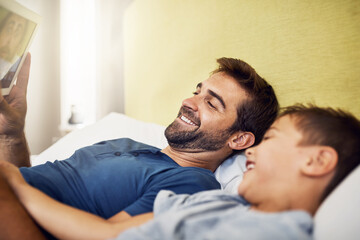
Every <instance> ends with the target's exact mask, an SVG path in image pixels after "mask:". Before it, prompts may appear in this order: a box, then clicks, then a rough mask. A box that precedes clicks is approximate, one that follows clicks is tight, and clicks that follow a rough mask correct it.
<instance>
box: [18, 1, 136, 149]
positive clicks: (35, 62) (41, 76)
mask: <svg viewBox="0 0 360 240" xmlns="http://www.w3.org/2000/svg"><path fill="white" fill-rule="evenodd" d="M16 1H17V2H19V3H20V4H22V5H24V6H26V7H28V8H29V9H31V10H33V11H35V12H36V13H38V14H39V15H41V16H42V23H41V25H40V28H39V31H38V33H37V35H36V37H35V38H34V40H33V44H32V46H31V48H30V52H31V53H32V66H31V73H30V81H29V87H28V114H27V119H26V126H25V133H26V136H27V139H28V142H29V147H30V151H31V154H39V153H41V152H42V151H43V150H45V149H46V148H47V147H49V146H50V145H51V144H52V143H53V140H54V139H56V138H58V137H59V136H60V134H61V133H60V131H59V126H60V124H61V119H64V118H65V119H67V118H68V117H69V114H70V109H69V112H68V113H66V112H63V116H61V105H63V104H64V102H65V103H66V102H67V100H66V99H61V96H64V94H63V93H61V77H62V76H64V74H62V72H61V62H60V57H61V54H62V53H61V52H60V51H61V39H63V36H60V34H61V28H60V26H61V22H60V21H61V17H60V16H62V14H61V13H60V11H61V4H62V3H64V2H63V1H62V0H16ZM73 1H78V0H73ZM131 1H132V0H121V1H118V0H95V7H96V8H95V9H96V11H95V19H96V23H95V25H94V28H96V39H95V41H96V54H95V56H96V71H95V72H96V93H95V94H96V96H95V99H96V103H97V104H96V105H94V106H93V108H94V111H95V115H96V116H95V118H96V119H95V120H98V119H100V118H102V117H104V116H105V115H107V114H108V113H109V112H112V111H115V112H121V113H123V112H124V103H123V99H124V92H123V37H122V32H123V26H122V25H123V12H124V10H125V8H126V7H127V6H128V5H129V3H130V2H131ZM77 5H79V4H77ZM74 6H76V4H74ZM80 7H81V6H80ZM79 12H81V9H79ZM79 17H80V18H81V14H79ZM70 37H76V36H70ZM84 57H85V58H86V57H87V56H84ZM79 61H81V59H79ZM75 69H76V68H75ZM74 71H76V70H74ZM67 74H69V73H67ZM70 74H71V73H70ZM64 114H65V116H64Z"/></svg>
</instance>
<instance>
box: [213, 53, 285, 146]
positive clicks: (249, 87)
mask: <svg viewBox="0 0 360 240" xmlns="http://www.w3.org/2000/svg"><path fill="white" fill-rule="evenodd" d="M217 63H218V64H219V67H218V68H217V69H216V70H214V71H213V72H212V74H215V73H219V72H223V73H225V74H227V75H229V76H231V77H233V78H234V79H235V80H236V81H237V82H238V83H239V84H240V86H241V87H242V88H243V89H244V90H245V91H246V93H247V94H248V97H247V100H246V101H244V102H243V103H242V104H239V106H238V107H237V120H236V121H235V123H234V124H233V125H232V126H231V128H230V132H236V131H239V130H240V131H246V132H252V133H253V134H254V135H255V144H254V145H256V144H258V143H260V142H261V140H262V138H263V136H264V134H265V132H266V130H267V129H268V128H269V127H270V126H271V124H272V123H273V122H274V120H275V119H276V116H277V114H278V111H279V104H278V101H277V98H276V95H275V92H274V90H273V88H272V87H271V86H270V85H269V84H268V83H267V82H266V81H265V79H263V78H262V77H260V76H259V75H258V74H257V73H256V71H255V70H254V69H253V68H252V67H251V66H250V65H249V64H247V63H246V62H244V61H242V60H239V59H234V58H219V59H217Z"/></svg>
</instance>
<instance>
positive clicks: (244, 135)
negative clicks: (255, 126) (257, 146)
mask: <svg viewBox="0 0 360 240" xmlns="http://www.w3.org/2000/svg"><path fill="white" fill-rule="evenodd" d="M254 143H255V136H254V134H253V133H252V132H237V133H234V134H233V135H232V136H231V138H230V140H229V147H230V148H231V149H233V150H242V149H246V148H249V147H251V146H252V145H254Z"/></svg>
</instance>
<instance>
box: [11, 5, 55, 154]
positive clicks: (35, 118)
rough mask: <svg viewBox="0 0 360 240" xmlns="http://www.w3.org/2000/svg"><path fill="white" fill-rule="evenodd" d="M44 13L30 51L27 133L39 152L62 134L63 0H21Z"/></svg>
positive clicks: (33, 148)
mask: <svg viewBox="0 0 360 240" xmlns="http://www.w3.org/2000/svg"><path fill="white" fill-rule="evenodd" d="M17 1H18V2H19V3H21V4H22V5H24V6H26V7H28V8H29V9H31V10H33V11H35V12H36V13H38V14H40V15H41V16H42V23H41V25H40V28H39V31H38V32H37V35H36V36H35V38H34V40H33V43H32V46H31V47H30V52H31V53H32V64H31V71H30V80H29V86H28V98H27V99H28V113H27V118H26V125H25V133H26V136H27V139H28V143H29V147H30V151H31V154H38V153H40V152H41V151H43V150H44V149H45V148H47V147H48V146H50V145H51V144H52V140H53V137H56V136H59V131H58V126H59V124H60V52H59V49H60V48H59V47H60V40H59V39H60V38H59V32H60V28H59V0H17Z"/></svg>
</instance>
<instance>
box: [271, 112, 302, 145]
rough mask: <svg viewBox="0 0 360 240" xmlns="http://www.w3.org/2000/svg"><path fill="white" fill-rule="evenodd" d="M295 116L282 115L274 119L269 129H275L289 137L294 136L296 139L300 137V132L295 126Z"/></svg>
mask: <svg viewBox="0 0 360 240" xmlns="http://www.w3.org/2000/svg"><path fill="white" fill-rule="evenodd" d="M295 118H296V117H295V116H292V115H284V116H281V117H279V118H278V119H276V120H275V122H274V123H273V124H272V125H271V127H270V129H274V130H277V131H279V132H281V133H283V134H285V135H288V136H289V137H296V138H297V139H298V140H300V139H301V138H302V133H301V132H300V131H299V130H298V128H297V126H296V119H295Z"/></svg>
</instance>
